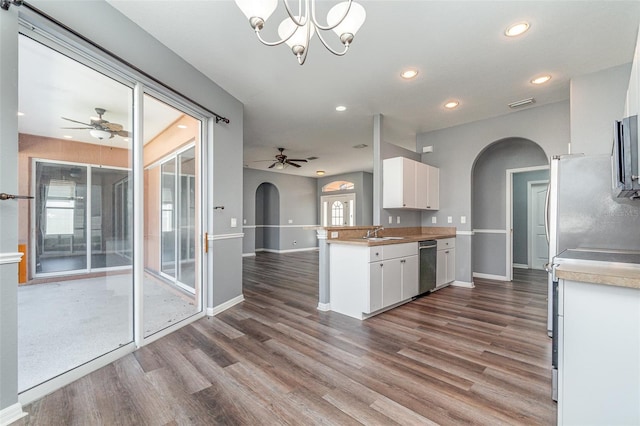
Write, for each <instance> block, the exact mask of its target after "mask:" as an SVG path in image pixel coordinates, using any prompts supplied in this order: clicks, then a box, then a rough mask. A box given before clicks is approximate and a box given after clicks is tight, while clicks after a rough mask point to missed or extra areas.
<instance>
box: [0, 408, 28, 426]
mask: <svg viewBox="0 0 640 426" xmlns="http://www.w3.org/2000/svg"><path fill="white" fill-rule="evenodd" d="M26 415H27V413H25V412H24V411H22V404H20V403H19V402H16V403H15V404H13V405H10V406H8V407H7V408H3V409H2V410H0V426H6V425H10V424H11V423H13V422H15V421H16V420H19V419H21V418H23V417H24V416H26Z"/></svg>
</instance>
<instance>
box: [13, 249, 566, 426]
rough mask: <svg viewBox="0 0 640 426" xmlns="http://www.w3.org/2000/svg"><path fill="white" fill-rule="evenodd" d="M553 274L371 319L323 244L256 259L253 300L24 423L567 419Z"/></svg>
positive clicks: (112, 369)
mask: <svg viewBox="0 0 640 426" xmlns="http://www.w3.org/2000/svg"><path fill="white" fill-rule="evenodd" d="M546 280H547V277H546V274H545V273H544V272H540V271H528V270H514V279H513V281H512V282H500V281H493V280H484V279H475V284H476V287H475V288H474V289H467V288H460V287H447V288H444V289H442V290H439V291H437V292H435V293H432V294H430V295H428V296H426V297H421V298H418V299H416V300H415V301H413V302H410V303H408V304H405V305H402V306H400V307H398V308H395V309H392V310H390V311H387V312H385V313H382V314H380V315H378V316H376V317H373V318H370V319H369V320H366V321H359V320H356V319H354V318H350V317H346V316H344V315H340V314H336V313H334V312H321V311H318V310H317V305H318V254H317V252H296V253H290V254H274V253H260V254H258V256H256V257H255V258H245V259H243V293H244V297H245V301H244V302H242V303H240V304H238V305H236V306H234V307H232V308H230V309H228V310H226V311H224V312H221V313H220V314H218V315H217V316H216V317H213V318H203V319H201V320H199V321H196V322H195V323H192V324H190V325H187V326H185V327H184V328H182V329H180V330H178V331H177V332H174V333H172V334H171V335H168V336H165V337H163V338H161V339H158V340H157V341H155V342H153V343H152V344H150V345H148V346H145V347H143V348H141V349H139V350H137V351H136V352H134V353H133V354H131V355H128V356H126V357H124V358H122V359H120V360H118V361H116V362H114V363H113V364H111V365H109V366H107V367H105V368H103V369H101V370H99V371H96V372H94V373H92V374H90V375H88V376H86V377H84V378H82V379H80V380H78V381H76V382H74V383H72V384H70V385H68V386H66V387H64V388H62V389H60V390H58V391H56V392H54V393H52V394H50V395H48V396H46V397H44V398H43V399H41V400H39V401H36V402H34V403H32V404H29V405H27V406H26V407H25V410H26V411H27V412H28V413H29V414H30V415H29V417H27V418H25V419H21V420H19V421H18V422H17V423H16V424H17V425H18V426H22V425H47V426H49V425H65V426H66V425H94V424H96V425H102V424H104V425H107V424H108V425H111V424H114V425H123V426H127V425H205V424H206V425H252V426H253V425H269V426H271V425H355V424H371V425H375V424H381V425H392V424H402V425H435V424H439V425H459V424H482V425H491V426H493V425H501V424H505V425H506V424H508V425H530V424H542V425H548V424H554V423H555V416H556V406H555V403H554V402H553V401H552V400H551V398H550V386H551V384H550V377H551V339H549V337H548V336H547V334H546V315H547V294H546V286H547V281H546Z"/></svg>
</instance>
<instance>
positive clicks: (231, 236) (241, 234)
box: [207, 232, 244, 241]
mask: <svg viewBox="0 0 640 426" xmlns="http://www.w3.org/2000/svg"><path fill="white" fill-rule="evenodd" d="M236 238H244V232H238V233H236V234H217V235H208V236H207V241H218V240H233V239H236Z"/></svg>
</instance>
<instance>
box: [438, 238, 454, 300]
mask: <svg viewBox="0 0 640 426" xmlns="http://www.w3.org/2000/svg"><path fill="white" fill-rule="evenodd" d="M437 244H438V245H437V251H436V288H438V287H442V286H444V285H447V284H449V283H451V282H453V281H454V280H455V279H456V239H455V238H443V239H440V240H437Z"/></svg>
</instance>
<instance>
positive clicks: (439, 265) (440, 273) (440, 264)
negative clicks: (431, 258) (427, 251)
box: [436, 250, 447, 287]
mask: <svg viewBox="0 0 640 426" xmlns="http://www.w3.org/2000/svg"><path fill="white" fill-rule="evenodd" d="M446 251H447V250H438V251H437V252H436V287H440V286H441V285H443V284H445V283H446V282H447V253H445V252H446Z"/></svg>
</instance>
